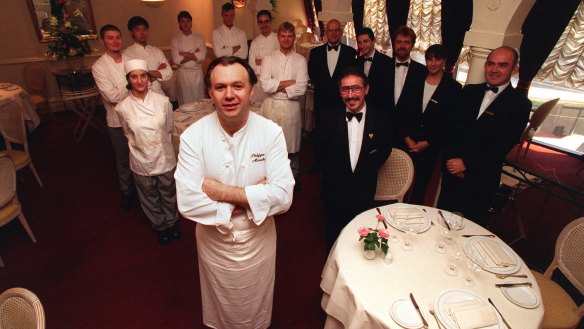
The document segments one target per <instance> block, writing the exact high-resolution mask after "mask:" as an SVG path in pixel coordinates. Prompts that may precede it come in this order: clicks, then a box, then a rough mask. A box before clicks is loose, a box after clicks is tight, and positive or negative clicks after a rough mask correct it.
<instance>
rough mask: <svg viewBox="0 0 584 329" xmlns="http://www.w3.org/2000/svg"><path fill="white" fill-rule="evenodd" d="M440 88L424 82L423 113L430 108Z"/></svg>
mask: <svg viewBox="0 0 584 329" xmlns="http://www.w3.org/2000/svg"><path fill="white" fill-rule="evenodd" d="M437 88H438V85H431V84H429V83H428V81H425V82H424V97H423V98H422V113H424V112H425V111H426V107H428V103H429V102H430V99H431V98H432V95H434V92H435V91H436V89H437Z"/></svg>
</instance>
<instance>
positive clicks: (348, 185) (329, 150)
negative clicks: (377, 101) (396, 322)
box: [318, 106, 395, 218]
mask: <svg viewBox="0 0 584 329" xmlns="http://www.w3.org/2000/svg"><path fill="white" fill-rule="evenodd" d="M345 112H346V110H345V108H340V109H339V108H337V109H336V111H330V112H327V113H323V120H322V126H321V128H322V130H321V135H320V139H319V141H318V142H319V144H318V145H319V148H318V152H319V154H320V156H321V159H322V161H321V168H322V176H321V188H322V190H321V192H322V197H323V199H324V201H325V203H329V204H330V203H335V204H339V203H341V204H342V205H343V207H345V208H346V209H350V211H352V212H353V213H354V214H356V213H359V212H361V211H363V210H365V209H368V208H370V207H371V206H372V203H373V197H374V195H375V189H376V187H377V171H378V169H379V167H381V165H383V163H384V162H385V160H386V159H387V157H388V156H389V154H390V152H391V147H392V141H393V139H392V138H393V136H392V133H393V132H394V131H395V129H393V127H392V122H390V117H389V115H388V113H384V112H382V111H380V110H377V109H375V108H372V107H369V106H367V112H366V115H365V119H364V120H365V127H364V130H363V141H362V144H361V152H360V154H359V160H358V162H357V166H356V167H355V171H354V172H353V171H352V170H351V159H350V155H349V136H348V132H347V121H346V116H345ZM353 120H355V119H353ZM351 218H352V217H351Z"/></svg>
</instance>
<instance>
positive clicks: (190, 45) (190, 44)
mask: <svg viewBox="0 0 584 329" xmlns="http://www.w3.org/2000/svg"><path fill="white" fill-rule="evenodd" d="M177 19H178V27H179V29H180V32H179V33H178V34H177V35H175V36H174V37H173V38H172V40H171V41H170V53H171V55H172V61H173V62H174V63H175V64H177V65H180V67H179V68H178V71H177V79H178V83H179V86H180V91H181V92H180V94H179V95H180V96H179V100H178V102H179V104H181V105H182V104H185V103H191V102H194V101H197V100H200V99H203V98H205V85H204V83H203V69H202V67H201V65H202V63H203V61H204V60H205V57H206V56H207V47H206V46H205V39H203V37H202V36H201V35H200V34H197V33H194V32H193V18H192V17H191V14H190V13H189V12H188V11H184V10H183V11H181V12H180V13H178V16H177Z"/></svg>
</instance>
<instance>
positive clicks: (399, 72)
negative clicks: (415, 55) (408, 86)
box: [394, 59, 412, 105]
mask: <svg viewBox="0 0 584 329" xmlns="http://www.w3.org/2000/svg"><path fill="white" fill-rule="evenodd" d="M395 63H396V64H397V63H408V66H404V65H402V66H400V67H397V65H396V67H395V85H394V86H395V87H394V96H395V97H394V100H395V104H397V101H398V100H399V96H400V95H401V93H402V90H403V89H404V83H405V82H406V76H407V75H408V68H409V65H411V64H412V63H411V60H409V59H408V60H407V61H405V62H398V61H397V59H396V60H395ZM395 104H394V105H395Z"/></svg>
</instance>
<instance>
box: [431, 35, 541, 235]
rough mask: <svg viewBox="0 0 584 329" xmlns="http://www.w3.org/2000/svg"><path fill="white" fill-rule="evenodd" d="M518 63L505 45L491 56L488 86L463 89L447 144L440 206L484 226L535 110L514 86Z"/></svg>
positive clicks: (486, 71)
mask: <svg viewBox="0 0 584 329" xmlns="http://www.w3.org/2000/svg"><path fill="white" fill-rule="evenodd" d="M518 61H519V55H518V54H517V51H515V49H513V48H510V47H506V46H503V47H500V48H497V49H495V50H493V51H492V52H491V53H490V54H489V56H488V57H487V61H486V62H485V79H486V80H487V82H486V83H481V84H471V85H466V86H464V88H463V89H462V93H461V94H460V97H459V98H458V101H457V103H456V105H455V107H454V108H453V110H454V111H452V117H451V118H450V121H451V122H452V124H451V125H450V127H451V129H449V132H450V136H449V139H448V140H447V142H446V144H445V145H444V159H445V163H444V169H443V176H442V191H441V193H440V199H439V200H438V207H440V208H442V209H446V210H450V211H460V212H462V213H463V214H464V216H465V217H466V218H469V219H471V220H473V221H475V222H476V223H477V224H480V225H481V226H483V227H486V226H487V224H488V210H489V207H490V206H491V203H492V201H493V198H494V197H495V193H496V192H497V189H498V188H499V181H500V177H501V165H502V163H503V161H504V159H505V156H506V155H507V153H509V151H510V150H511V148H513V146H514V145H515V144H517V142H518V141H519V136H520V135H521V133H522V132H523V130H524V129H525V126H526V124H527V120H528V119H529V112H530V110H531V101H529V99H527V97H525V96H524V95H523V94H521V93H520V92H518V91H517V90H515V88H513V86H512V85H511V76H512V75H513V74H515V73H516V72H517V70H518V68H519V66H518Z"/></svg>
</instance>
